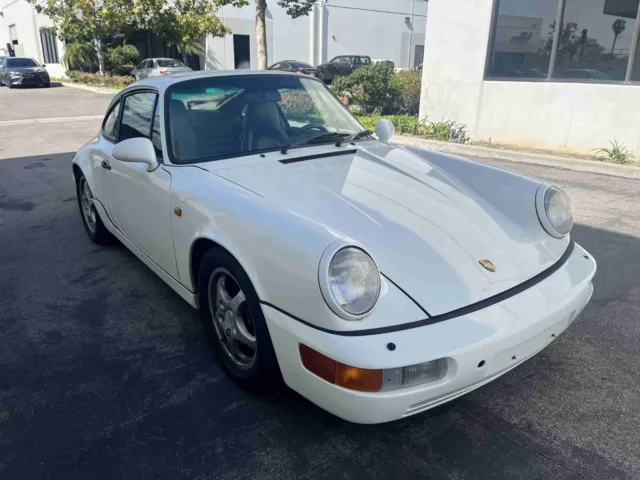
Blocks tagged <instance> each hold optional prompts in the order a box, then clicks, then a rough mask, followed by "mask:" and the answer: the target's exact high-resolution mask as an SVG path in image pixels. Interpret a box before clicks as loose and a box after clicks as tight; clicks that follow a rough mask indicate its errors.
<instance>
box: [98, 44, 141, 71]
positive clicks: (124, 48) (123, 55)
mask: <svg viewBox="0 0 640 480" xmlns="http://www.w3.org/2000/svg"><path fill="white" fill-rule="evenodd" d="M139 56H140V52H139V51H138V49H137V48H136V47H134V46H133V45H120V46H117V47H114V48H110V49H109V50H107V54H106V55H105V67H106V69H107V71H108V72H110V73H113V74H114V75H129V74H130V73H131V70H133V69H134V68H135V61H136V60H137V59H138V57H139Z"/></svg>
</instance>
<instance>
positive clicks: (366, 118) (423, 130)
mask: <svg viewBox="0 0 640 480" xmlns="http://www.w3.org/2000/svg"><path fill="white" fill-rule="evenodd" d="M356 118H357V119H358V121H359V122H360V123H361V124H362V126H363V127H364V128H366V129H367V130H372V131H374V130H375V129H376V123H377V122H378V120H380V119H381V118H385V119H387V120H389V121H390V122H391V123H392V124H393V126H394V127H395V129H396V133H399V134H404V135H416V136H420V137H426V138H432V139H435V140H441V141H443V142H454V143H467V142H468V141H469V137H467V132H466V128H465V126H464V125H461V124H458V123H456V122H454V121H452V120H442V121H439V122H431V121H429V120H426V119H425V120H420V119H419V118H418V117H416V116H413V115H358V114H357V113H356Z"/></svg>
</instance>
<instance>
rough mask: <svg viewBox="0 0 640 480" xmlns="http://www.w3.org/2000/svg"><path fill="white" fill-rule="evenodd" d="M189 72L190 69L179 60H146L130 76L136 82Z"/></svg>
mask: <svg viewBox="0 0 640 480" xmlns="http://www.w3.org/2000/svg"><path fill="white" fill-rule="evenodd" d="M190 71H191V69H190V68H189V67H187V66H186V65H185V64H184V63H182V62H181V61H180V60H175V59H173V58H147V59H146V60H143V61H142V62H140V65H138V66H137V67H136V68H134V69H133V71H132V72H131V75H133V76H134V77H136V81H138V80H142V79H143V78H149V77H157V76H158V75H171V74H173V73H180V72H190Z"/></svg>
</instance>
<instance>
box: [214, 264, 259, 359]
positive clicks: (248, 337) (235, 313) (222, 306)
mask: <svg viewBox="0 0 640 480" xmlns="http://www.w3.org/2000/svg"><path fill="white" fill-rule="evenodd" d="M208 292H209V293H208V295H209V310H210V313H211V320H212V321H213V326H214V329H215V332H216V336H217V337H218V340H220V343H221V345H222V348H223V350H224V352H225V354H226V355H227V356H228V357H229V359H231V361H233V363H234V364H235V365H236V366H237V367H239V368H241V369H243V370H248V369H250V368H252V367H253V365H254V364H255V361H256V349H257V342H256V333H255V325H254V322H253V319H252V317H251V312H250V311H249V304H248V302H247V299H246V297H245V294H244V292H243V291H242V288H240V285H239V283H238V281H237V280H236V279H235V278H234V277H233V275H231V273H229V271H228V270H226V269H224V268H217V269H215V270H214V271H213V273H212V274H211V277H209V286H208Z"/></svg>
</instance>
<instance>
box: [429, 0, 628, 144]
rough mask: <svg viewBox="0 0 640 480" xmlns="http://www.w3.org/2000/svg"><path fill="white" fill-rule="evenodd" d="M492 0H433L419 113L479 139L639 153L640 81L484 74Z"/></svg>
mask: <svg viewBox="0 0 640 480" xmlns="http://www.w3.org/2000/svg"><path fill="white" fill-rule="evenodd" d="M492 7H493V1H492V0H431V1H430V2H429V17H428V19H427V32H426V36H425V45H426V47H425V64H424V69H423V80H422V84H423V95H422V99H421V104H420V116H421V118H425V117H427V118H429V119H431V120H440V119H451V120H454V121H456V122H460V123H464V124H465V125H466V126H467V131H468V132H469V135H470V137H471V138H472V139H473V140H491V141H492V142H496V143H505V144H517V145H522V146H527V147H537V148H549V149H554V150H565V151H569V152H578V153H586V154H592V153H593V152H592V151H593V149H595V148H600V147H605V146H608V143H609V141H611V140H614V139H615V140H617V141H618V142H619V143H621V144H623V145H626V146H627V147H628V148H630V149H632V150H635V152H636V154H640V131H639V130H638V128H637V125H639V124H640V85H606V84H589V83H562V82H526V81H519V82H514V81H496V80H489V81H487V80H484V72H485V59H486V55H487V46H488V42H489V36H490V25H491V16H492Z"/></svg>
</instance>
